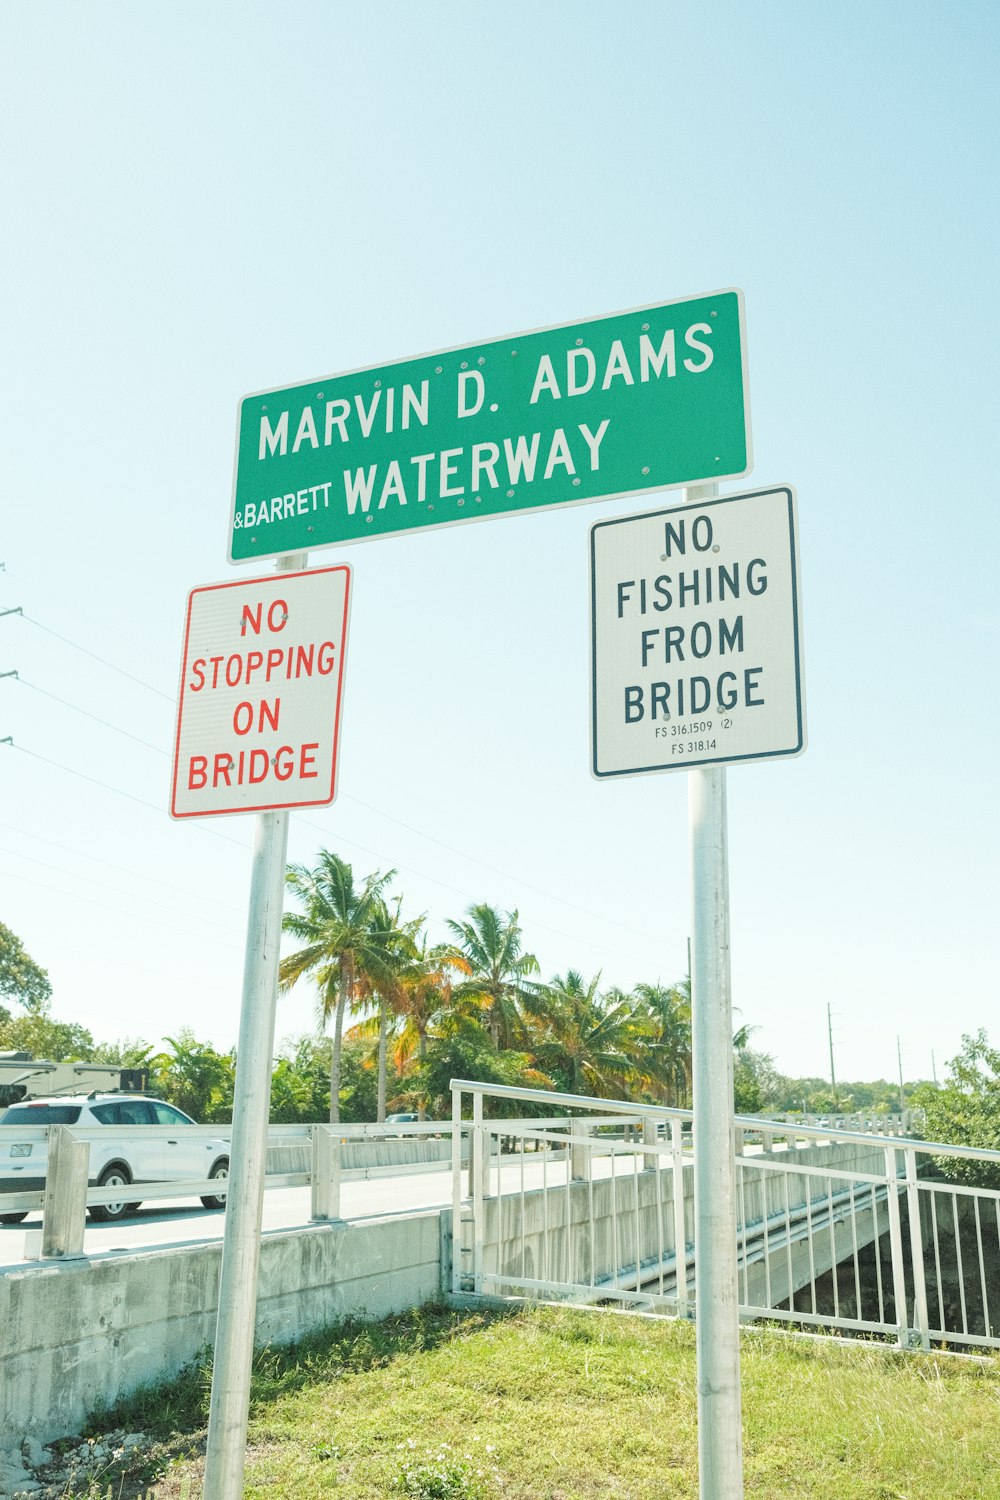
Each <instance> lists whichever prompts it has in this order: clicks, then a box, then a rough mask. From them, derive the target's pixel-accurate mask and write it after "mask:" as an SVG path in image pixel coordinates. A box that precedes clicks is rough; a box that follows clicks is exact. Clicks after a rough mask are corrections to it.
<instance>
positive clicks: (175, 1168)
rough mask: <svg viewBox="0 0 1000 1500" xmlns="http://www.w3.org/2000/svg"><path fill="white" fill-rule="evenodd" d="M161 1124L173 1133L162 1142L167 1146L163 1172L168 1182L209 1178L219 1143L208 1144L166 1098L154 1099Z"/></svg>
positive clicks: (153, 1105) (154, 1109)
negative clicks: (213, 1153)
mask: <svg viewBox="0 0 1000 1500" xmlns="http://www.w3.org/2000/svg"><path fill="white" fill-rule="evenodd" d="M149 1103H150V1106H151V1107H152V1110H153V1113H154V1115H155V1116H156V1123H157V1125H169V1126H171V1127H172V1134H171V1135H169V1136H168V1137H167V1139H166V1140H165V1141H163V1142H162V1144H163V1146H164V1158H163V1171H164V1177H165V1178H166V1180H167V1181H168V1182H173V1181H183V1180H184V1179H190V1178H200V1177H207V1176H208V1174H209V1172H210V1171H211V1169H212V1163H213V1161H214V1160H215V1156H213V1155H212V1152H213V1150H215V1151H216V1155H218V1151H217V1149H216V1148H217V1143H216V1142H212V1141H206V1140H205V1139H204V1137H203V1136H201V1133H200V1132H196V1131H195V1130H194V1129H193V1128H192V1127H193V1122H192V1121H191V1120H189V1119H188V1117H187V1115H185V1114H183V1113H182V1112H181V1111H180V1110H179V1109H175V1108H174V1106H173V1105H172V1104H164V1102H163V1100H162V1099H150V1101H149Z"/></svg>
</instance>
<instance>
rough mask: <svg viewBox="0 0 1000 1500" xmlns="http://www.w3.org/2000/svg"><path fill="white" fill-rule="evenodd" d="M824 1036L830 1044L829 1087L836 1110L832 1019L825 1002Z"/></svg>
mask: <svg viewBox="0 0 1000 1500" xmlns="http://www.w3.org/2000/svg"><path fill="white" fill-rule="evenodd" d="M826 1034H827V1037H828V1038H829V1042H830V1087H831V1089H832V1090H833V1107H834V1109H836V1108H837V1073H836V1069H835V1068H834V1066H833V1017H832V1015H831V1013H830V1002H829V1000H828V1001H827V1002H826Z"/></svg>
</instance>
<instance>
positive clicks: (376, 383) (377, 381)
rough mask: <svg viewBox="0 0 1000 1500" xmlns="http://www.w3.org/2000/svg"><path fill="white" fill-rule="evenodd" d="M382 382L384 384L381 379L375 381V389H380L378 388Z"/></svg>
mask: <svg viewBox="0 0 1000 1500" xmlns="http://www.w3.org/2000/svg"><path fill="white" fill-rule="evenodd" d="M381 384H382V382H381V380H376V382H375V389H376V390H378V388H379V386H380V385H381Z"/></svg>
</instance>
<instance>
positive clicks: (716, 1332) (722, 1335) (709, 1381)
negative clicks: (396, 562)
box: [688, 485, 743, 1500]
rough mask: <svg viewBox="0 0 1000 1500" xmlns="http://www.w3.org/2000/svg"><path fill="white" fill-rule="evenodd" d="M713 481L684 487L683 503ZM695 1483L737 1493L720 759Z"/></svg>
mask: <svg viewBox="0 0 1000 1500" xmlns="http://www.w3.org/2000/svg"><path fill="white" fill-rule="evenodd" d="M715 489H716V486H714V485H711V486H705V487H703V488H701V487H700V488H699V489H698V490H697V491H690V490H689V491H688V498H689V500H691V501H692V502H694V501H696V500H699V499H702V498H704V496H705V495H706V493H714V492H715ZM688 811H689V830H690V841H691V894H692V906H693V918H692V933H693V941H692V943H691V1041H692V1062H693V1070H692V1072H693V1092H694V1099H693V1105H694V1148H695V1149H694V1214H695V1278H696V1279H695V1317H696V1325H695V1327H696V1344H697V1372H698V1492H699V1495H700V1497H701V1500H742V1496H743V1427H742V1411H741V1400H740V1344H739V1337H740V1323H739V1303H738V1297H737V1279H736V1278H737V1266H736V1181H735V1179H736V1168H735V1147H736V1142H735V1130H734V1126H733V1012H732V999H731V992H730V982H729V868H728V850H727V826H726V768H725V766H720V765H708V766H694V767H692V769H691V770H690V771H689V773H688Z"/></svg>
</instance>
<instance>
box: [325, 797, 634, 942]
mask: <svg viewBox="0 0 1000 1500" xmlns="http://www.w3.org/2000/svg"><path fill="white" fill-rule="evenodd" d="M299 821H300V822H301V823H304V824H305V826H306V827H307V828H315V829H316V831H317V832H318V833H323V834H327V835H329V829H325V828H321V827H320V825H319V824H318V823H312V822H310V820H309V819H308V818H300V819H299ZM336 841H337V842H338V843H341V844H347V845H348V846H349V847H350V848H352V849H360V850H361V851H362V853H364V854H370V855H371V856H372V858H373V859H377V860H378V861H379V863H380V864H388V863H391V864H392V867H393V868H394V869H397V870H405V871H407V873H408V874H410V875H417V876H419V877H420V878H421V879H422V880H429V881H431V883H432V884H433V885H439V886H441V887H442V889H444V890H446V891H452V892H453V893H454V894H455V895H456V896H461V897H462V898H463V899H464V900H466V901H472V902H475V900H476V898H475V896H474V895H473V894H472V892H471V891H468V890H462V889H461V888H460V887H459V886H457V885H450V884H449V883H448V882H447V881H445V880H438V879H437V878H436V876H434V875H427V874H425V873H424V871H423V870H416V869H414V868H413V866H412V865H403V864H399V863H397V862H396V861H395V860H392V861H389V860H388V859H387V858H386V856H385V855H383V854H379V853H378V851H377V850H376V849H369V848H368V847H367V846H366V845H364V844H359V843H356V842H355V841H354V840H353V839H347V838H343V837H341V836H340V835H339V834H338V835H337V840H336ZM509 878H510V879H513V878H514V877H513V876H511V877H509ZM545 894H546V892H544V891H543V892H542V895H545ZM588 915H591V914H590V913H588ZM437 920H438V921H444V920H447V919H446V918H438V919H437ZM532 926H533V927H537V928H540V929H541V930H542V931H543V932H551V933H553V934H554V935H555V936H556V937H561V938H565V939H566V941H567V942H570V943H580V944H582V945H583V946H584V947H589V948H597V949H598V950H599V951H600V952H602V953H613V954H614V955H615V956H616V957H617V958H626V959H628V960H629V961H630V962H631V963H634V962H635V955H634V954H633V953H625V952H624V951H623V950H622V949H621V948H609V947H608V946H607V944H606V943H598V942H594V941H593V939H591V938H583V937H578V936H576V935H575V934H573V933H569V932H563V931H562V929H561V928H559V927H552V926H550V925H549V923H548V922H539V921H537V920H535V921H533V922H532Z"/></svg>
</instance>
